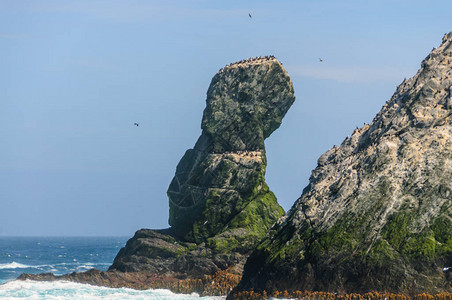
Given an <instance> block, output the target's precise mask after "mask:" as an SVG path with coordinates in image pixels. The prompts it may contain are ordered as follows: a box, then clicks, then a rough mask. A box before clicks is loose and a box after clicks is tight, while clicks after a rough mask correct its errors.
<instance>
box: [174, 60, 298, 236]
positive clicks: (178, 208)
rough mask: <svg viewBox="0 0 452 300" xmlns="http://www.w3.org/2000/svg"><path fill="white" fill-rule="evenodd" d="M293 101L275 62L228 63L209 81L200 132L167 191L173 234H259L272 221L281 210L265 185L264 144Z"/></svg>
mask: <svg viewBox="0 0 452 300" xmlns="http://www.w3.org/2000/svg"><path fill="white" fill-rule="evenodd" d="M294 100H295V98H294V93H293V87H292V82H291V80H290V77H289V76H288V74H287V72H286V71H285V70H284V69H283V67H282V65H281V64H280V63H279V62H278V61H277V60H276V59H275V58H273V57H268V58H259V59H252V60H246V61H241V62H238V63H235V64H231V65H229V66H226V67H225V68H224V69H222V70H221V71H220V72H218V73H217V74H216V75H215V76H214V78H213V79H212V82H211V84H210V87H209V89H208V92H207V101H206V102H207V105H206V109H205V110H204V115H203V120H202V130H203V131H202V134H201V136H200V137H199V139H198V141H197V143H196V145H195V147H194V148H193V149H189V150H187V152H186V153H185V155H184V157H182V159H181V161H180V162H179V164H178V166H177V169H176V174H175V176H174V178H173V180H172V182H171V184H170V186H169V189H168V197H169V206H170V214H169V223H170V225H171V227H172V228H173V230H174V232H175V233H176V235H178V236H179V237H181V238H182V239H184V240H187V241H192V242H197V243H199V242H202V241H206V239H207V238H209V237H212V236H215V235H217V234H219V233H221V232H223V231H225V230H232V229H236V228H247V229H252V231H257V233H258V235H260V234H261V232H260V231H262V230H264V231H265V230H266V229H264V228H267V227H269V226H270V225H272V224H273V223H274V222H275V221H276V220H277V218H278V217H279V214H280V213H281V211H282V210H281V208H280V207H279V205H278V204H277V202H276V198H275V196H274V195H273V193H272V192H271V191H270V190H269V189H268V187H267V185H266V184H265V180H264V175H265V167H266V157H265V147H264V139H265V138H267V137H268V136H270V134H271V133H272V132H273V131H274V130H275V129H277V128H278V127H279V126H280V124H281V121H282V118H283V117H284V115H285V114H286V112H287V111H288V109H289V108H290V106H291V105H292V103H293V101H294ZM249 206H251V207H249ZM244 211H246V216H244V213H243V212H244ZM256 213H258V215H253V214H256ZM250 218H251V219H252V220H251V219H250Z"/></svg>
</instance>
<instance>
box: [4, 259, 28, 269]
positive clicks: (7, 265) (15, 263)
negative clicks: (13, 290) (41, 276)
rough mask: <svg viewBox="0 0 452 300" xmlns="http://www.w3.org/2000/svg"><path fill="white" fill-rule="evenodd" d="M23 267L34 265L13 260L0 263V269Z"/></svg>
mask: <svg viewBox="0 0 452 300" xmlns="http://www.w3.org/2000/svg"><path fill="white" fill-rule="evenodd" d="M25 268H34V267H33V266H28V265H24V264H20V263H17V262H15V261H13V262H12V263H7V264H0V270H2V269H25Z"/></svg>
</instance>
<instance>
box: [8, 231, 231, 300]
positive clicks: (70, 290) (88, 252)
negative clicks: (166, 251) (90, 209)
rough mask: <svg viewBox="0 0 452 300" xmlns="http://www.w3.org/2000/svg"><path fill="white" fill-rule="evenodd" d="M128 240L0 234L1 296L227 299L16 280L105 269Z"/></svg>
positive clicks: (62, 282)
mask: <svg viewBox="0 0 452 300" xmlns="http://www.w3.org/2000/svg"><path fill="white" fill-rule="evenodd" d="M126 241H127V238H126V237H0V299H149V300H154V299H159V300H163V299H178V300H185V299H187V300H188V299H224V297H199V296H198V295H196V294H192V295H177V294H173V293H172V292H170V291H168V290H146V291H136V290H132V289H127V288H122V289H114V288H106V287H97V286H92V285H88V284H79V283H72V282H64V281H57V282H34V281H17V280H15V279H16V278H17V277H18V276H19V275H20V274H22V273H33V274H38V273H44V272H52V273H54V274H57V275H61V274H66V273H71V272H74V271H75V272H83V271H86V270H89V269H92V268H96V269H99V270H104V271H105V270H107V269H108V267H109V266H110V265H111V263H112V262H113V259H114V258H115V256H116V254H117V253H118V251H119V249H120V248H122V247H123V246H124V245H125V243H126Z"/></svg>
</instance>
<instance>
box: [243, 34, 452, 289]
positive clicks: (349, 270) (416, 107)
mask: <svg viewBox="0 0 452 300" xmlns="http://www.w3.org/2000/svg"><path fill="white" fill-rule="evenodd" d="M451 86H452V33H449V34H446V35H445V36H444V38H443V42H442V44H441V46H440V47H438V48H435V49H433V50H432V52H431V53H430V54H429V55H428V56H427V57H426V58H425V60H424V61H423V62H422V64H421V69H420V70H419V71H418V72H417V74H416V75H415V76H414V77H413V78H411V79H408V80H404V81H403V82H402V84H400V86H398V88H397V90H396V92H395V94H394V95H393V96H392V98H391V99H390V100H389V101H388V102H387V103H386V104H385V105H384V106H383V108H382V109H381V111H380V112H379V113H378V114H377V116H376V117H375V118H374V119H373V121H372V123H371V124H369V125H365V126H364V127H362V128H359V129H356V130H355V131H353V133H352V135H351V136H350V137H347V138H346V139H345V140H344V141H343V142H342V144H341V145H340V146H339V147H336V146H334V147H333V148H332V149H330V150H328V151H327V152H326V153H325V154H323V155H322V156H321V157H320V158H319V159H318V165H317V167H316V168H315V170H314V171H313V172H312V175H311V177H310V180H309V184H308V186H307V187H306V188H305V189H304V190H303V193H302V195H301V197H300V198H299V199H298V200H297V201H296V203H295V204H294V205H293V207H292V208H291V209H290V211H289V212H288V213H287V216H286V217H284V218H282V219H281V220H279V221H278V223H277V224H276V225H275V227H273V228H272V229H271V232H270V234H269V235H268V236H267V237H266V239H265V240H264V241H263V242H262V243H260V244H259V246H258V247H257V249H256V250H255V251H254V252H253V254H252V255H251V256H250V258H249V259H248V261H247V263H246V265H245V270H244V274H243V277H242V281H241V283H240V284H239V286H238V288H237V290H236V293H238V292H240V291H255V292H259V291H260V292H262V291H264V290H265V291H268V292H271V291H275V290H279V291H283V290H289V291H295V290H301V291H304V290H310V291H324V292H339V293H350V292H353V293H356V292H361V293H365V292H369V291H381V292H395V293H403V294H415V293H439V292H449V293H450V292H452V274H451V270H452V268H451V269H449V267H451V266H452V97H451Z"/></svg>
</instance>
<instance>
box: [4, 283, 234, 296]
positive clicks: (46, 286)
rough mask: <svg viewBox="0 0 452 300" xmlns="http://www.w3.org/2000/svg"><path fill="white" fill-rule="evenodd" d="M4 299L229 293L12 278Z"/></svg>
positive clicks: (5, 290)
mask: <svg viewBox="0 0 452 300" xmlns="http://www.w3.org/2000/svg"><path fill="white" fill-rule="evenodd" d="M0 299H51V300H59V299H69V300H70V299H86V300H98V299H113V300H115V299H130V300H138V299H143V300H144V299H148V300H173V299H174V300H199V299H204V300H214V299H215V300H219V299H222V300H224V299H225V297H200V296H199V295H197V294H191V295H183V294H174V293H172V292H171V291H168V290H145V291H137V290H132V289H127V288H121V289H114V288H106V287H98V286H92V285H89V284H81V283H74V282H67V281H53V282H38V281H29V280H26V281H20V280H15V281H10V282H7V283H5V284H2V285H0Z"/></svg>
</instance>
